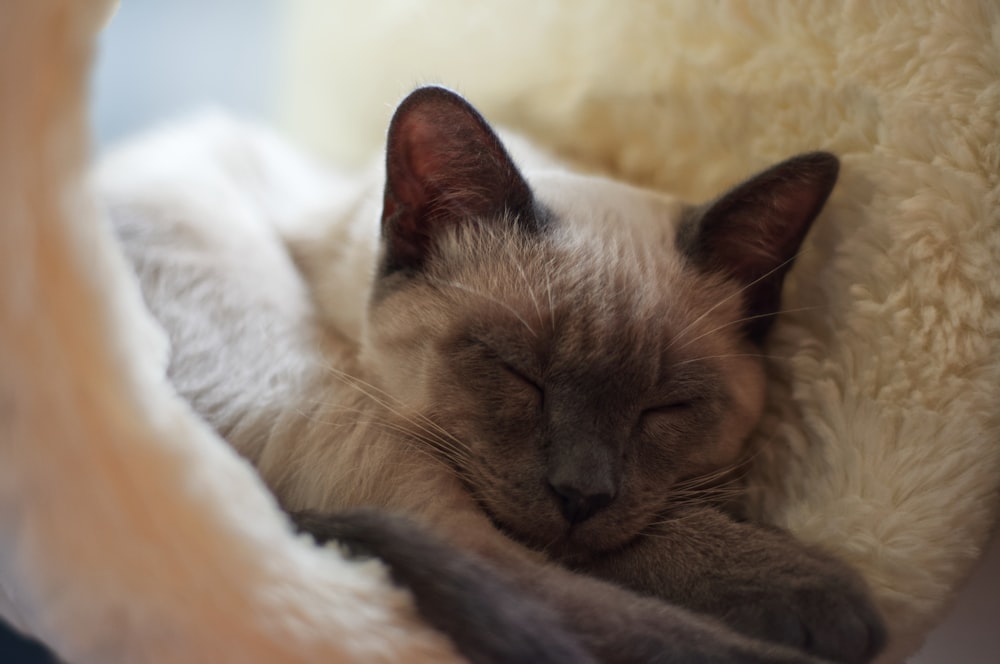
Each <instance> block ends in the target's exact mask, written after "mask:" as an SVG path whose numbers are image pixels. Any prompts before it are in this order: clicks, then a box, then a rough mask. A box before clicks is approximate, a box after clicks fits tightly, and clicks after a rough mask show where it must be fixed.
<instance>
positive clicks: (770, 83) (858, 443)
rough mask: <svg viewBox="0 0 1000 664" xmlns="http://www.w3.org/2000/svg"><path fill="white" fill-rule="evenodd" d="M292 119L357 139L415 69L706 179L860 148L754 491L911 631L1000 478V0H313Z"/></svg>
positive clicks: (347, 157)
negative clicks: (856, 576) (854, 569)
mask: <svg viewBox="0 0 1000 664" xmlns="http://www.w3.org/2000/svg"><path fill="white" fill-rule="evenodd" d="M293 18H294V20H293V21H292V22H291V27H290V34H289V37H290V38H289V40H288V41H289V44H290V49H291V57H290V67H289V81H290V83H289V89H288V95H287V99H288V104H287V109H286V110H287V125H288V128H289V130H290V131H292V132H294V133H296V134H297V135H298V136H299V137H300V138H301V139H302V140H303V141H304V142H305V143H306V144H309V145H311V146H314V147H315V148H317V149H320V150H322V151H325V152H326V153H327V154H329V155H331V156H334V157H335V158H337V159H338V160H341V161H353V162H355V163H360V162H361V161H362V160H363V159H365V158H367V157H368V156H369V155H370V154H371V153H372V152H373V151H375V150H376V149H377V147H378V146H379V145H380V143H381V138H382V135H383V132H384V127H385V126H386V122H387V119H388V116H389V113H390V112H391V109H392V108H393V106H394V104H395V102H396V101H397V100H398V99H399V98H401V96H402V95H403V94H404V93H405V92H406V91H408V90H409V89H410V88H412V87H413V86H414V85H416V84H418V83H427V82H441V83H444V84H446V85H449V86H452V87H455V88H457V89H458V90H460V91H462V92H463V93H465V94H466V95H467V96H468V97H469V98H470V100H471V101H472V102H473V103H475V104H476V105H477V106H478V107H479V108H480V109H481V110H483V111H484V112H485V114H486V115H487V116H488V117H489V118H490V119H492V120H497V121H500V122H501V123H505V124H507V125H509V126H513V127H515V128H517V129H519V130H521V131H523V132H526V133H528V134H529V135H531V136H533V137H534V138H535V139H536V140H537V141H539V142H541V143H543V144H544V145H545V146H547V147H549V148H552V149H554V150H555V151H557V152H559V153H562V154H563V155H568V156H570V157H572V158H575V159H576V160H577V161H579V162H580V163H581V164H583V165H585V166H586V167H588V168H590V169H593V170H597V171H601V172H605V173H610V174H613V175H616V176H618V177H621V178H623V179H626V180H628V181H631V182H633V183H638V184H641V185H647V186H652V187H655V188H660V189H664V190H668V191H670V192H673V193H677V194H680V195H682V196H685V197H687V198H689V199H691V200H701V199H704V198H706V197H709V196H711V195H713V194H715V193H716V192H719V191H721V190H722V189H724V188H725V187H726V186H727V185H730V184H732V183H734V182H736V181H738V180H739V179H740V178H741V177H742V176H744V175H746V174H748V173H750V172H752V171H754V170H756V169H758V168H761V167H764V166H765V165H767V164H768V163H770V162H773V161H777V160H779V159H782V158H784V157H787V156H789V155H791V154H793V153H796V152H800V151H805V150H812V149H826V150H830V151H833V152H835V153H837V154H839V155H840V156H841V158H842V160H843V170H842V177H841V180H840V184H839V185H838V187H837V189H836V191H835V194H834V196H833V198H832V199H831V201H830V203H829V205H828V208H827V210H826V211H825V213H824V214H823V216H822V218H821V219H820V221H819V222H818V224H817V226H816V227H815V229H814V231H813V232H812V234H811V236H810V237H809V239H808V241H807V246H806V249H805V251H804V253H803V254H802V256H801V258H800V259H799V262H798V263H797V265H796V267H795V269H794V271H793V274H792V277H791V279H790V283H789V284H788V288H787V295H786V298H785V306H786V308H787V313H785V315H784V316H783V317H782V319H781V322H780V324H779V325H778V326H777V328H776V330H775V333H774V336H773V338H772V341H771V344H770V349H769V353H770V354H771V355H772V357H773V361H772V362H771V365H772V380H771V388H770V394H769V403H770V406H769V410H768V414H767V417H766V419H765V422H764V423H763V425H762V426H761V429H760V432H759V434H758V436H757V441H756V443H757V444H758V445H759V449H760V452H759V456H758V458H757V463H756V468H755V472H754V474H753V476H752V477H751V489H752V495H753V497H754V499H755V507H756V509H757V511H758V513H759V514H760V515H761V516H762V517H763V518H765V519H767V520H768V521H770V522H773V523H776V524H780V525H783V526H786V527H788V528H790V529H791V530H792V531H794V532H795V533H796V534H797V535H798V536H799V537H801V538H803V539H805V540H809V541H812V542H817V543H820V544H822V545H824V546H826V547H828V548H829V549H831V550H833V551H835V552H837V553H838V554H840V555H841V556H842V557H844V558H845V559H847V560H849V561H850V562H852V563H854V564H855V565H857V566H858V567H859V568H860V569H861V570H862V571H863V572H864V574H865V575H866V576H867V578H868V579H869V581H870V582H871V584H872V586H873V588H874V590H875V593H876V594H877V597H878V601H879V602H880V604H881V606H882V608H883V609H884V611H885V614H886V617H887V619H888V622H889V625H890V628H891V645H890V649H889V652H887V653H886V655H885V657H884V660H883V661H885V662H890V661H899V660H901V659H903V658H904V657H905V656H906V655H907V654H909V653H911V652H913V651H914V650H915V649H916V647H917V646H918V645H919V644H920V642H921V640H922V638H923V636H924V635H925V634H926V632H927V630H928V629H929V627H930V626H932V625H933V624H934V623H935V621H936V620H938V619H939V618H940V616H941V614H942V612H943V611H944V610H945V609H946V608H947V606H948V604H949V602H950V600H951V599H952V597H953V596H954V593H955V591H956V589H957V588H958V587H959V586H960V584H961V582H962V581H963V580H964V579H965V577H966V576H967V574H968V573H969V571H970V569H971V567H972V565H973V563H974V562H975V561H976V559H977V557H978V556H979V554H980V551H981V549H982V547H983V545H984V544H985V542H986V541H987V538H988V535H989V533H990V530H991V528H992V527H993V525H994V523H995V521H996V517H997V511H998V487H1000V74H998V72H1000V4H998V3H996V2H995V0H978V1H977V0H968V1H964V2H957V1H956V2H930V1H922V0H913V1H911V2H907V3H879V2H868V1H867V0H850V1H847V2H802V3H788V2H777V1H776V2H744V1H740V0H733V1H732V2H726V1H722V2H700V1H697V0H691V1H689V2H641V3H639V2H606V1H604V0H553V1H551V2H545V3H540V2H534V1H533V0H508V1H505V2H503V3H499V2H497V3H469V2H465V1H463V0H437V1H436V2H434V3H425V2H411V1H407V0H392V1H390V0H385V1H383V2H380V3H377V4H372V3H355V2H338V3H326V2H313V1H309V0H299V2H297V3H295V11H294V17H293Z"/></svg>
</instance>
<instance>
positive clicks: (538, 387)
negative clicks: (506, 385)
mask: <svg viewBox="0 0 1000 664" xmlns="http://www.w3.org/2000/svg"><path fill="white" fill-rule="evenodd" d="M500 365H501V366H502V367H503V368H504V371H506V372H507V373H508V374H510V375H511V376H513V377H514V378H516V379H517V380H519V381H521V382H522V383H524V384H525V385H527V386H528V387H531V388H533V389H534V390H535V391H537V392H538V393H539V394H543V393H544V390H543V389H542V386H541V385H539V384H538V382H537V381H535V380H533V379H531V378H529V377H528V376H526V375H525V374H524V373H523V372H521V371H518V370H517V369H515V368H514V367H512V366H511V365H509V364H507V363H506V362H501V363H500Z"/></svg>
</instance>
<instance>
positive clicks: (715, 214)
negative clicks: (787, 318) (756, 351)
mask: <svg viewBox="0 0 1000 664" xmlns="http://www.w3.org/2000/svg"><path fill="white" fill-rule="evenodd" d="M839 170H840V162H839V161H838V160H837V158H836V157H835V156H833V155H832V154H829V153H827V152H811V153H808V154H803V155H799V156H797V157H792V158H791V159H788V160H787V161H783V162H781V163H779V164H777V165H776V166H772V167H771V168H769V169H767V170H766V171H764V172H762V173H759V174H758V175H755V176H753V177H752V178H750V179H749V180H747V181H745V182H743V183H742V184H740V185H738V186H736V187H735V188H734V189H732V190H730V191H729V192H728V193H726V194H724V195H723V196H721V197H720V198H718V199H716V200H715V201H713V202H711V203H708V204H705V205H702V206H700V207H697V208H693V209H691V210H689V211H688V213H687V215H686V217H685V219H684V221H683V222H682V224H681V226H680V228H679V229H678V232H677V245H678V247H679V248H680V249H681V251H682V252H683V253H685V254H686V255H687V256H688V257H689V258H691V259H692V260H693V261H694V262H695V264H696V265H698V266H699V267H700V268H701V269H704V270H709V271H718V272H722V273H724V274H726V275H727V276H729V277H731V278H732V279H735V280H736V281H737V282H739V283H740V284H741V286H742V288H743V289H744V291H743V298H744V302H745V303H746V308H745V315H746V317H747V321H746V324H745V326H744V329H745V330H746V334H747V336H748V337H749V338H750V339H751V340H752V341H754V342H760V341H762V340H763V338H764V336H765V334H766V333H767V331H768V329H769V328H770V326H771V324H772V323H773V322H774V316H775V314H777V312H778V311H779V309H780V307H781V286H782V282H783V281H784V278H785V274H786V273H787V272H788V269H789V268H790V267H791V266H792V263H793V262H794V260H795V257H796V256H797V255H798V252H799V248H800V247H801V245H802V240H803V239H804V238H805V236H806V232H807V231H808V230H809V227H810V226H811V225H812V222H813V220H814V219H815V218H816V216H817V215H818V214H819V213H820V210H822V209H823V205H824V204H825V203H826V199H827V197H828V196H829V195H830V192H831V191H832V190H833V186H834V184H836V182H837V174H838V172H839Z"/></svg>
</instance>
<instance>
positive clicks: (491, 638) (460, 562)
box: [292, 509, 595, 664]
mask: <svg viewBox="0 0 1000 664" xmlns="http://www.w3.org/2000/svg"><path fill="white" fill-rule="evenodd" d="M292 518H293V520H294V522H295V524H296V526H297V527H298V528H299V529H300V530H301V531H303V532H307V533H309V534H311V535H312V536H313V537H314V538H315V539H316V541H317V542H318V543H325V542H328V541H331V540H333V541H337V542H339V543H340V544H341V545H343V546H344V547H346V548H347V549H348V551H349V552H350V553H352V554H355V555H363V556H373V557H377V558H380V559H381V560H382V561H383V562H385V563H386V565H387V566H388V567H389V571H390V573H391V575H392V578H393V580H394V581H395V582H396V583H398V584H399V585H401V586H403V587H404V588H407V589H408V590H410V592H411V593H412V595H413V599H414V603H415V604H416V607H417V610H418V611H419V612H420V615H421V616H422V617H423V619H424V620H426V621H427V622H428V623H429V624H430V625H431V626H433V627H434V628H436V629H438V630H440V631H442V632H444V633H445V634H447V635H448V636H449V637H450V638H451V639H452V641H453V643H454V644H455V647H456V648H457V649H458V651H459V652H460V653H461V654H462V655H463V656H464V657H465V658H466V659H468V660H469V661H470V662H472V664H521V663H522V662H537V663H538V664H588V663H590V662H593V661H595V660H593V659H592V658H591V657H590V656H589V655H588V654H587V651H586V650H584V648H583V646H582V645H580V644H579V643H578V642H577V640H576V638H575V637H573V636H571V635H570V633H569V632H568V631H567V630H566V629H565V627H564V625H563V624H562V620H561V618H560V616H559V615H558V614H557V613H556V612H555V611H553V610H552V609H551V608H549V607H548V606H546V605H545V604H544V603H542V602H539V601H537V600H535V599H533V598H531V597H530V596H526V595H524V594H523V593H520V592H518V591H517V589H516V588H515V587H514V586H513V584H511V583H510V582H509V580H508V579H506V578H505V577H504V576H503V575H501V574H498V573H497V572H496V571H495V570H494V569H493V568H492V567H491V566H490V565H488V564H486V563H485V562H484V561H482V560H481V559H479V558H478V557H476V556H471V555H468V554H466V553H464V552H461V551H458V550H456V549H454V548H452V547H449V546H448V545H447V544H445V543H444V542H443V541H441V540H439V539H437V538H436V537H433V536H431V535H430V534H429V533H428V532H427V530H426V529H424V528H422V527H420V526H417V525H416V524H415V523H413V522H412V521H410V520H409V519H406V518H403V517H400V516H396V515H392V514H390V513H388V512H383V511H379V510H373V509H359V510H353V511H348V512H340V513H335V514H322V513H319V512H298V513H293V514H292Z"/></svg>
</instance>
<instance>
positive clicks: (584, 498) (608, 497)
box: [549, 484, 614, 525]
mask: <svg viewBox="0 0 1000 664" xmlns="http://www.w3.org/2000/svg"><path fill="white" fill-rule="evenodd" d="M549 486H550V487H552V491H553V492H554V493H555V494H556V498H557V499H558V500H559V508H560V509H561V510H562V513H563V516H564V517H566V520H567V521H569V522H570V523H571V524H573V525H576V524H578V523H583V522H584V521H586V520H587V519H589V518H590V517H592V516H594V515H595V514H597V513H598V512H599V511H601V510H602V509H604V508H605V507H607V506H608V505H610V504H611V501H612V500H614V496H613V495H612V494H610V493H607V492H600V493H589V492H582V491H580V490H578V489H576V488H575V487H572V486H569V485H567V484H550V485H549Z"/></svg>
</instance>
